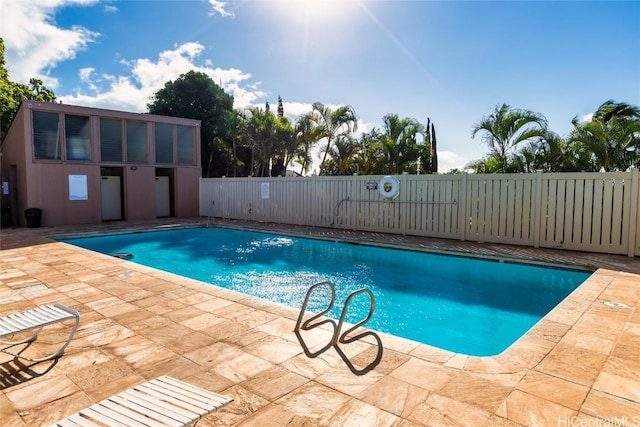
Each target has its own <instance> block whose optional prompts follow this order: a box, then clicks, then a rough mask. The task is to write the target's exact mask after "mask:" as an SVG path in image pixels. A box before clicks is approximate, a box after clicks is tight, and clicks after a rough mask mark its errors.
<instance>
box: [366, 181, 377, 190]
mask: <svg viewBox="0 0 640 427" xmlns="http://www.w3.org/2000/svg"><path fill="white" fill-rule="evenodd" d="M377 189H378V183H377V182H374V181H369V182H367V190H377Z"/></svg>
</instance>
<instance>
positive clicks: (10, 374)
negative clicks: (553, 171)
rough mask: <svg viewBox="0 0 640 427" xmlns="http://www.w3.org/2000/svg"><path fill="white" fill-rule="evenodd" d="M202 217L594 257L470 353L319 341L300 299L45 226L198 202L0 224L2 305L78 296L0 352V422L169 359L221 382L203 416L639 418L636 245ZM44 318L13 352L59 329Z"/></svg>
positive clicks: (243, 421) (475, 250) (167, 371)
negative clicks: (564, 287) (573, 245)
mask: <svg viewBox="0 0 640 427" xmlns="http://www.w3.org/2000/svg"><path fill="white" fill-rule="evenodd" d="M215 222H216V223H217V224H218V225H227V226H232V227H241V228H250V229H261V230H266V231H273V232H286V233H293V234H296V235H301V236H315V237H321V238H326V239H334V240H349V241H352V242H361V243H378V244H384V245H391V246H399V247H410V248H414V249H420V250H429V251H437V252H443V253H460V252H462V253H466V254H468V255H480V256H485V257H493V258H500V259H506V258H520V259H525V260H531V261H536V262H547V263H553V264H558V263H559V264H563V265H585V266H593V267H597V268H598V270H597V271H596V272H595V273H594V274H593V275H592V276H591V277H590V278H589V279H588V280H587V281H586V282H585V283H584V284H583V285H581V286H580V287H579V288H578V289H577V290H576V291H574V292H573V293H572V294H571V295H570V296H569V297H567V298H566V299H565V300H564V301H563V302H562V303H561V304H560V305H559V306H557V307H556V308H555V309H554V310H553V311H551V312H550V313H549V314H548V315H547V316H545V317H544V318H543V319H542V320H541V321H540V322H539V323H538V324H537V325H536V326H535V327H534V328H532V329H531V331H529V332H528V333H527V334H526V335H525V336H524V337H522V338H521V339H520V340H518V341H517V342H516V343H515V344H513V345H512V346H511V347H510V348H509V349H507V350H506V351H505V352H504V353H502V354H500V355H498V356H494V357H470V356H465V355H461V354H454V353H450V352H447V351H443V350H440V349H437V348H434V347H430V346H427V345H423V344H419V343H416V342H413V341H409V340H405V339H401V338H397V337H393V336H390V335H386V334H382V333H367V334H364V335H363V336H361V337H360V338H359V339H357V340H355V341H352V342H348V343H340V344H338V345H337V346H331V345H329V343H330V340H331V338H332V328H331V324H326V325H325V326H324V327H319V328H315V329H312V330H309V331H301V332H300V334H299V335H296V334H294V332H293V330H294V326H295V323H296V319H297V316H298V312H297V310H293V309H290V308H286V307H283V306H281V305H277V304H272V303H269V302H266V301H263V300H260V299H256V298H253V297H249V296H246V295H243V294H239V293H236V292H233V291H230V290H226V289H223V288H218V287H215V286H210V285H205V284H202V283H200V282H198V281H195V280H191V279H187V278H184V277H181V276H176V275H173V274H170V273H166V272H163V271H159V270H155V269H152V268H148V267H144V266H140V265H136V264H134V263H131V262H128V261H126V260H122V259H119V258H115V257H111V256H106V255H101V254H96V253H94V252H90V251H87V250H84V249H81V248H78V247H74V246H71V245H67V244H65V243H60V242H56V241H54V240H51V239H49V238H47V236H51V235H66V234H69V233H85V232H86V233H91V232H102V233H104V232H112V231H118V230H125V229H127V230H128V229H166V228H174V227H180V226H199V225H203V224H205V223H206V219H203V218H192V219H187V220H183V219H175V218H170V219H166V220H157V221H148V222H118V223H108V224H98V225H86V226H74V227H72V228H71V227H43V228H34V229H25V228H21V229H2V230H1V234H0V239H1V251H0V315H6V314H10V313H13V312H16V311H19V310H24V309H29V308H33V307H35V306H39V305H44V304H52V303H62V304H65V305H68V306H70V307H73V308H75V309H77V310H78V311H79V312H80V327H79V329H78V332H77V333H76V335H75V337H74V339H73V341H72V342H71V344H70V345H69V347H68V348H67V350H66V352H65V354H64V355H63V356H62V357H60V358H59V359H58V360H57V361H55V362H45V363H40V364H37V365H32V366H30V365H28V364H25V363H20V362H17V361H15V360H13V359H12V358H11V357H10V356H8V355H5V354H3V353H0V424H1V425H2V426H4V427H8V426H38V425H47V424H50V423H53V422H55V421H57V420H58V419H60V418H64V417H66V416H68V415H70V414H72V413H74V412H77V411H78V410H80V409H82V408H84V407H86V406H89V405H90V404H91V403H93V402H97V401H99V400H101V399H103V398H105V397H108V396H110V395H113V394H116V393H118V392H120V391H122V390H124V389H127V388H129V387H132V386H134V385H136V384H139V383H142V382H144V381H146V380H148V379H151V378H154V377H156V376H159V375H171V376H173V377H176V378H179V379H183V380H185V381H188V382H191V383H193V384H196V385H198V386H201V387H204V388H207V389H209V390H212V391H215V392H218V393H221V394H225V395H229V396H231V397H233V399H234V402H233V403H232V404H230V405H228V406H227V407H224V408H222V409H221V410H219V411H218V412H215V413H213V414H211V415H209V416H208V417H206V418H205V419H203V420H201V421H200V423H199V424H198V425H199V426H205V427H206V426H232V425H233V426H260V427H262V426H267V425H268V426H441V425H446V426H451V425H466V426H520V425H525V426H545V427H546V426H561V427H572V426H614V425H615V426H618V425H620V426H628V427H631V426H640V308H639V307H640V258H631V257H626V256H614V255H601V254H589V253H579V252H571V251H559V250H548V249H531V248H523V247H515V246H503V245H497V244H481V243H473V242H459V241H450V240H449V241H448V240H441V239H427V238H418V237H409V236H395V235H385V234H380V233H366V232H353V231H348V230H330V229H323V228H312V227H296V226H285V225H278V224H264V223H249V222H242V221H222V220H216V221H215ZM399 274H401V272H399ZM425 280H428V278H425ZM606 302H615V303H621V304H623V305H624V306H622V308H621V307H620V305H619V304H618V305H616V304H606ZM50 332H51V333H49V334H46V333H43V335H42V337H43V338H44V340H43V343H38V344H36V345H33V346H31V347H30V348H28V349H27V351H26V353H27V354H29V353H31V354H36V353H38V352H41V351H44V350H46V347H48V346H51V345H55V344H56V343H57V342H58V341H59V340H60V339H62V333H63V332H64V331H63V330H62V329H61V328H59V327H54V328H53V329H52V330H51V331H50Z"/></svg>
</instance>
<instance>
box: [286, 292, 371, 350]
mask: <svg viewBox="0 0 640 427" xmlns="http://www.w3.org/2000/svg"><path fill="white" fill-rule="evenodd" d="M320 286H327V287H328V288H329V290H330V291H331V301H330V302H329V305H328V306H327V308H325V309H324V310H322V311H321V312H320V313H317V314H314V315H313V316H311V317H310V318H308V319H307V320H306V321H304V322H302V319H303V318H304V314H305V312H306V311H307V305H308V304H309V298H310V297H311V293H312V292H313V290H314V289H316V288H318V287H320ZM363 293H366V294H368V295H369V301H370V304H369V314H368V315H367V316H366V317H365V318H364V319H362V320H361V321H359V322H358V323H356V324H355V325H353V326H352V327H350V328H349V329H347V330H346V331H344V332H343V333H342V334H340V331H341V330H342V326H343V324H344V319H345V317H346V316H347V312H348V311H349V304H350V303H351V300H352V299H353V297H355V296H356V295H359V294H363ZM335 301H336V289H335V287H334V286H333V283H331V282H330V281H324V282H318V283H315V284H313V285H311V287H310V288H309V289H308V290H307V295H306V296H305V298H304V303H303V304H302V308H301V309H300V314H299V315H298V321H297V322H296V326H295V329H294V332H298V331H299V330H300V329H303V330H305V331H307V330H309V329H313V328H314V327H315V326H317V325H313V324H312V322H313V321H314V320H316V319H318V318H320V317H321V316H323V315H325V314H327V313H328V312H329V311H330V310H331V308H332V307H333V304H334V303H335ZM375 305H376V300H375V297H374V296H373V292H371V291H370V290H369V289H367V288H362V289H358V290H356V291H353V292H351V293H350V294H349V296H348V297H347V299H346V300H345V302H344V306H343V307H342V313H341V314H340V320H339V321H338V327H337V328H336V330H335V333H334V334H333V338H332V341H331V344H332V345H336V344H337V343H338V342H340V343H343V344H344V343H348V342H350V340H349V339H347V335H349V334H350V333H351V332H353V331H355V330H356V329H358V328H359V327H360V326H362V325H364V324H365V323H367V322H368V321H369V319H371V316H373V310H374V309H375Z"/></svg>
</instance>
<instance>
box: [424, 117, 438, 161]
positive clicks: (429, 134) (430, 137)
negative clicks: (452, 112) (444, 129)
mask: <svg viewBox="0 0 640 427" xmlns="http://www.w3.org/2000/svg"><path fill="white" fill-rule="evenodd" d="M425 141H427V142H428V143H429V145H430V146H431V153H430V158H429V162H428V165H429V168H428V171H429V172H430V173H438V151H437V148H436V146H437V141H436V126H435V125H434V124H433V123H432V122H431V119H430V118H428V117H427V127H426V129H425ZM423 160H424V161H427V159H423Z"/></svg>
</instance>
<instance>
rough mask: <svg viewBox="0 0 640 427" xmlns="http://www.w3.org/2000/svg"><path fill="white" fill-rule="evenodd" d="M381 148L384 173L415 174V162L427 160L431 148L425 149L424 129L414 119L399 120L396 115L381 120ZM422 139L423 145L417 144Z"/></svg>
mask: <svg viewBox="0 0 640 427" xmlns="http://www.w3.org/2000/svg"><path fill="white" fill-rule="evenodd" d="M382 122H383V135H384V138H383V140H382V148H383V151H384V153H385V156H386V159H385V163H386V166H387V167H386V170H385V171H384V172H385V173H403V172H411V173H415V172H417V160H418V158H419V157H422V159H423V160H425V161H426V160H428V159H429V153H430V151H431V148H430V147H428V148H426V147H425V145H426V143H427V138H426V137H425V129H424V127H423V126H422V125H421V124H420V123H419V122H418V121H417V120H415V119H412V118H403V119H401V118H400V117H399V116H398V115H397V114H387V115H386V116H384V117H383V118H382ZM419 137H422V139H423V144H420V143H419Z"/></svg>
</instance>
